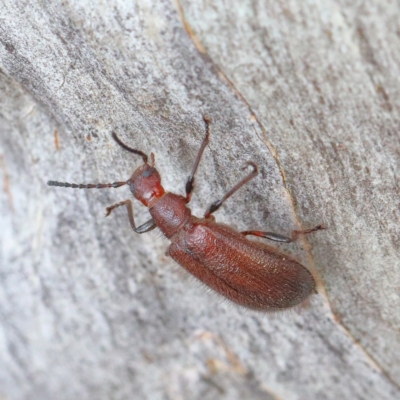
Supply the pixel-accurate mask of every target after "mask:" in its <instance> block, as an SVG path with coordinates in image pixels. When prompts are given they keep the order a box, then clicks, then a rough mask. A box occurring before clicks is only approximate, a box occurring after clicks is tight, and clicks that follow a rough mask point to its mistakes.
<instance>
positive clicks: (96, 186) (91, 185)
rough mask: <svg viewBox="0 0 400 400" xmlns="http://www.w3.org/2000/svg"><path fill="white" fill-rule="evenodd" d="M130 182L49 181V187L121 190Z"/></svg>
mask: <svg viewBox="0 0 400 400" xmlns="http://www.w3.org/2000/svg"><path fill="white" fill-rule="evenodd" d="M127 183H128V182H127V181H126V182H113V183H87V184H85V183H80V184H77V183H68V182H57V181H48V182H47V184H48V185H49V186H60V187H67V188H72V189H104V188H114V189H115V188H119V187H120V186H124V185H126V184H127Z"/></svg>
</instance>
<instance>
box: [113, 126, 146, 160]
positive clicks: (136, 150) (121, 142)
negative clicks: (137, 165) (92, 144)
mask: <svg viewBox="0 0 400 400" xmlns="http://www.w3.org/2000/svg"><path fill="white" fill-rule="evenodd" d="M112 137H113V139H114V140H115V141H116V142H117V143H118V144H119V145H120V146H121V147H122V148H123V149H125V150H127V151H129V152H131V153H134V154H137V155H139V156H141V157H142V158H143V162H144V163H145V164H147V160H148V157H147V154H145V153H143V151H140V150H138V149H133V148H132V147H129V146H127V145H126V144H125V143H124V142H123V141H122V140H121V139H120V138H119V137H118V136H117V134H116V133H115V132H113V133H112Z"/></svg>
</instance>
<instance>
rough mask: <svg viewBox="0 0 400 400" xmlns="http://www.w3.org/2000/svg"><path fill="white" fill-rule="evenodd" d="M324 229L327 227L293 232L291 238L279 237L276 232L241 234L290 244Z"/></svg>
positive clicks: (320, 226) (245, 232)
mask: <svg viewBox="0 0 400 400" xmlns="http://www.w3.org/2000/svg"><path fill="white" fill-rule="evenodd" d="M322 229H326V227H325V226H322V225H317V226H315V227H314V228H310V229H304V230H301V231H293V232H292V236H291V237H288V236H283V235H279V234H277V233H274V232H263V231H243V232H240V233H241V234H242V235H245V236H247V235H251V236H258V237H262V238H265V239H269V240H273V241H275V242H283V243H290V242H295V241H296V240H297V239H298V238H299V236H300V235H307V234H309V233H312V232H316V231H320V230H322Z"/></svg>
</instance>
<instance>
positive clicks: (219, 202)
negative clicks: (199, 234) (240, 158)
mask: <svg viewBox="0 0 400 400" xmlns="http://www.w3.org/2000/svg"><path fill="white" fill-rule="evenodd" d="M248 165H250V166H251V167H253V171H251V172H250V173H249V174H248V175H247V176H245V177H244V178H243V179H242V180H241V181H240V182H239V183H238V184H236V185H235V186H234V187H233V188H232V189H231V190H230V191H229V192H228V193H227V194H226V195H225V196H224V197H223V198H222V199H220V200H217V201H214V203H212V204H211V205H210V207H209V208H208V210H207V212H206V213H205V214H204V218H208V217H210V215H211V214H212V213H213V212H215V211H217V210H218V208H220V207H221V206H222V203H223V202H224V201H225V200H227V199H228V198H229V197H231V196H232V195H233V193H235V192H237V191H238V190H239V189H240V188H241V187H242V186H243V185H245V184H246V183H247V182H248V181H250V180H251V179H253V178H255V177H256V176H257V175H258V167H257V164H255V163H253V162H252V161H249V162H248V163H246V165H245V167H244V168H246V167H247V166H248ZM244 168H243V169H244Z"/></svg>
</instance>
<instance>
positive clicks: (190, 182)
mask: <svg viewBox="0 0 400 400" xmlns="http://www.w3.org/2000/svg"><path fill="white" fill-rule="evenodd" d="M203 119H204V123H205V124H206V136H204V139H203V142H202V143H201V146H200V150H199V152H198V153H197V157H196V160H195V162H194V165H193V169H192V172H191V174H190V175H189V178H188V179H187V181H186V187H185V190H186V199H185V201H186V203H189V201H190V199H191V197H192V191H193V189H194V175H195V174H196V171H197V168H198V166H199V164H200V160H201V157H202V155H203V153H204V149H205V148H206V146H207V145H208V142H209V141H210V123H211V119H210V118H209V117H206V116H203Z"/></svg>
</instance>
